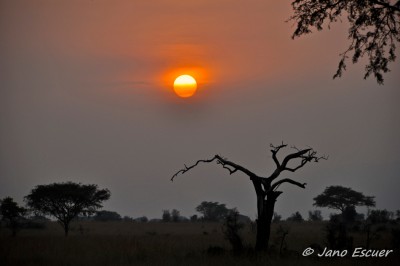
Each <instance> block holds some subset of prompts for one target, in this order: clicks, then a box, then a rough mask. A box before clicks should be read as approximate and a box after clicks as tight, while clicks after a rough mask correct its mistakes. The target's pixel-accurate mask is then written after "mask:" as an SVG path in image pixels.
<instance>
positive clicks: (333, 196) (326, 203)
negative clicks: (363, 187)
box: [313, 186, 375, 214]
mask: <svg viewBox="0 0 400 266" xmlns="http://www.w3.org/2000/svg"><path fill="white" fill-rule="evenodd" d="M314 201H315V202H314V204H313V205H314V206H317V207H327V208H331V209H336V210H340V211H341V212H342V214H343V213H344V212H345V210H346V209H348V208H354V207H356V206H367V207H373V206H375V201H374V197H368V196H364V194H363V193H361V192H357V191H354V190H352V189H351V188H347V187H342V186H329V187H327V188H326V189H325V190H324V192H323V193H322V194H320V195H318V196H316V197H315V198H314Z"/></svg>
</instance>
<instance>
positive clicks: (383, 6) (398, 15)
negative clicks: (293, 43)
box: [289, 0, 400, 84]
mask: <svg viewBox="0 0 400 266" xmlns="http://www.w3.org/2000/svg"><path fill="white" fill-rule="evenodd" d="M393 2H395V3H393ZM292 7H293V10H294V15H293V16H291V17H290V18H289V21H294V22H295V23H296V30H295V31H294V33H293V35H292V38H293V39H294V38H295V37H300V36H302V35H305V34H308V33H311V32H312V29H317V30H318V31H320V30H322V29H323V27H324V26H327V27H328V28H329V27H330V24H331V23H332V22H336V21H337V20H340V21H341V18H342V17H343V16H344V15H346V16H347V20H348V22H349V24H350V27H349V30H348V39H349V40H350V45H349V46H348V48H347V50H346V51H344V52H343V53H342V54H341V60H340V62H339V65H338V69H337V71H336V74H335V75H334V76H333V78H337V77H341V76H342V74H343V70H346V61H347V60H348V58H349V55H350V54H351V53H352V59H351V60H352V62H353V63H357V62H358V61H359V59H361V58H362V57H364V56H366V57H368V63H367V64H366V66H365V75H364V79H366V78H367V77H369V76H370V75H371V74H374V76H375V78H376V81H377V82H378V84H383V73H386V72H388V71H389V68H388V64H389V63H390V62H393V61H395V59H396V55H395V50H396V43H398V42H399V41H400V1H391V0H363V1H355V0H319V1H314V0H296V1H294V2H292Z"/></svg>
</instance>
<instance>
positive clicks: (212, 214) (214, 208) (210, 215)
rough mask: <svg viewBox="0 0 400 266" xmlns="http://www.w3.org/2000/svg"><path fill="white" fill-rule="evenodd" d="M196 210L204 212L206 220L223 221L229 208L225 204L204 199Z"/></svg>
mask: <svg viewBox="0 0 400 266" xmlns="http://www.w3.org/2000/svg"><path fill="white" fill-rule="evenodd" d="M196 211H198V212H199V213H201V214H203V220H205V221H214V222H215V221H221V220H222V219H224V218H225V217H226V215H228V212H229V209H228V208H227V207H226V206H225V204H220V203H218V202H212V201H203V202H202V203H200V205H199V206H197V207H196Z"/></svg>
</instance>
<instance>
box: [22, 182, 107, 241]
mask: <svg viewBox="0 0 400 266" xmlns="http://www.w3.org/2000/svg"><path fill="white" fill-rule="evenodd" d="M109 198H110V191H109V190H108V189H100V190H99V189H98V188H97V185H83V184H80V183H79V184H77V183H73V182H67V183H53V184H49V185H39V186H36V187H35V188H34V189H32V191H31V193H30V194H29V195H28V196H26V197H25V200H26V202H27V204H28V206H29V207H31V208H32V209H34V210H35V211H37V212H39V213H41V214H44V215H50V216H53V217H55V218H56V219H57V220H58V222H59V223H60V224H61V226H62V227H63V228H64V232H65V236H67V235H68V232H69V224H70V222H71V221H72V219H74V218H75V217H77V216H78V215H79V214H84V215H87V214H93V213H95V212H96V210H97V209H99V208H101V207H102V205H101V203H102V202H103V201H105V200H108V199H109Z"/></svg>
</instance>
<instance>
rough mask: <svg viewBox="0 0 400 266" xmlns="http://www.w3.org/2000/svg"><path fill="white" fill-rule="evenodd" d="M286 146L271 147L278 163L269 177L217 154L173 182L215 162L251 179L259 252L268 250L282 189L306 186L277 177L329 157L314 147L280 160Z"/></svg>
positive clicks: (300, 150)
mask: <svg viewBox="0 0 400 266" xmlns="http://www.w3.org/2000/svg"><path fill="white" fill-rule="evenodd" d="M285 147H287V144H283V142H282V144H280V145H278V146H274V145H272V144H271V145H270V148H271V153H272V159H273V160H274V162H275V165H276V168H275V170H274V171H273V172H272V174H271V175H270V176H269V177H263V176H259V175H256V174H255V173H253V172H251V171H250V170H248V169H247V168H245V167H243V166H241V165H238V164H236V163H234V162H232V161H229V160H228V159H226V158H223V157H221V156H220V155H215V156H214V157H213V158H211V159H208V160H198V161H197V162H196V163H195V164H193V165H191V166H186V165H185V168H183V169H181V170H179V171H178V172H176V173H175V174H174V175H173V176H172V178H171V181H173V180H174V178H175V177H176V176H178V175H179V174H184V173H186V172H187V171H189V170H190V169H192V168H194V167H196V166H197V165H199V164H200V163H211V162H214V161H215V162H217V164H220V165H221V166H222V167H223V168H225V169H226V170H228V171H229V174H233V173H236V172H242V173H244V174H246V175H247V176H248V177H249V178H250V181H251V182H252V183H253V186H254V189H255V192H256V195H257V216H258V219H257V220H256V223H257V237H256V250H257V251H262V250H267V249H268V242H269V237H270V231H271V220H272V217H273V215H274V208H275V202H276V200H277V198H278V197H279V195H280V194H282V191H278V188H279V186H280V185H282V184H284V183H289V184H292V185H296V186H298V187H301V188H305V186H306V183H299V182H297V181H295V180H293V179H290V178H283V179H279V180H277V178H278V177H279V176H280V174H281V173H282V172H284V171H289V172H295V171H297V170H298V169H300V168H302V167H303V166H304V165H306V164H307V163H309V162H318V161H319V160H320V159H327V158H326V157H325V156H322V157H318V156H317V152H316V151H315V150H313V149H312V148H307V149H297V148H296V147H292V148H293V149H294V150H295V151H296V152H294V153H291V154H288V155H286V156H285V158H284V159H283V160H282V161H280V160H279V159H278V156H277V154H278V152H279V151H280V150H281V149H282V148H285ZM290 162H296V164H295V165H293V163H291V164H292V166H289V163H290Z"/></svg>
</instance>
